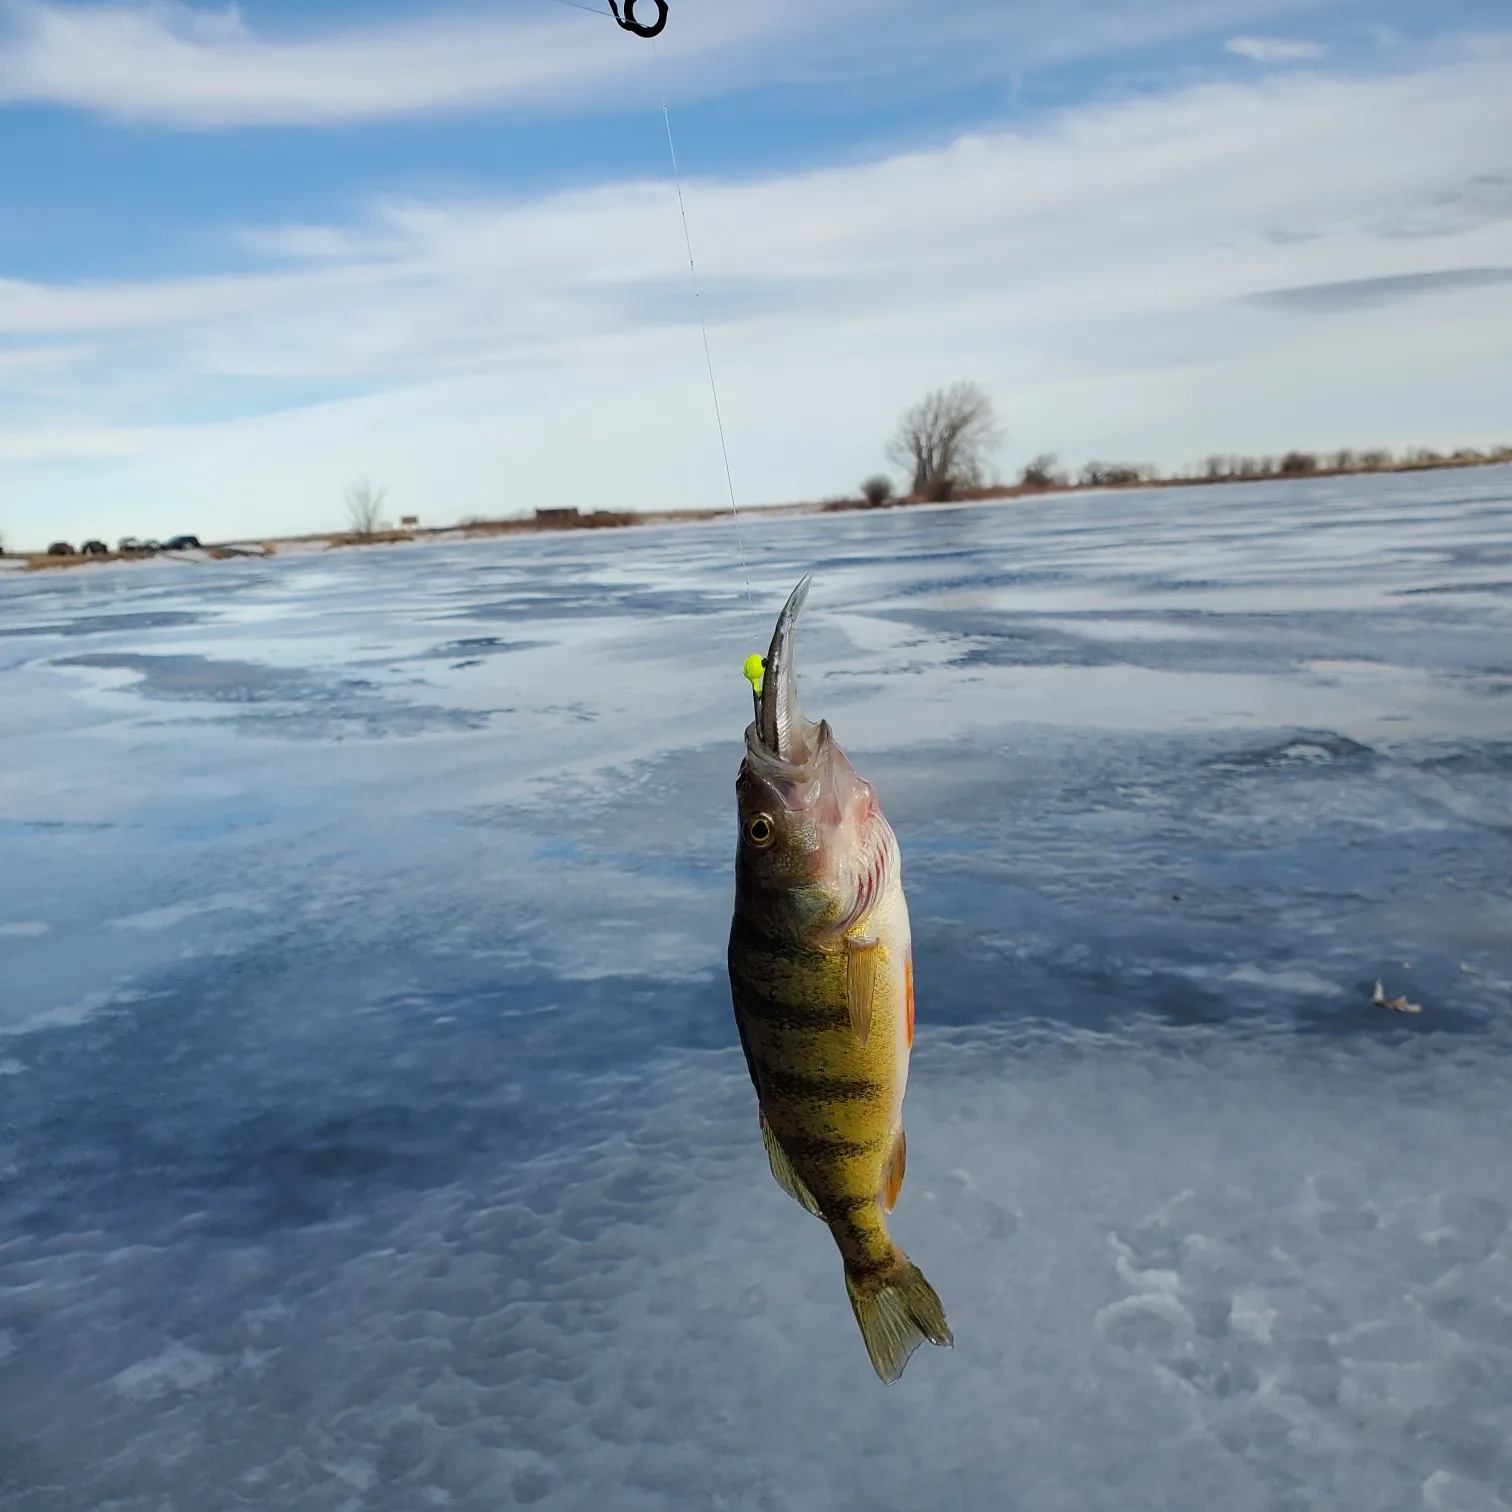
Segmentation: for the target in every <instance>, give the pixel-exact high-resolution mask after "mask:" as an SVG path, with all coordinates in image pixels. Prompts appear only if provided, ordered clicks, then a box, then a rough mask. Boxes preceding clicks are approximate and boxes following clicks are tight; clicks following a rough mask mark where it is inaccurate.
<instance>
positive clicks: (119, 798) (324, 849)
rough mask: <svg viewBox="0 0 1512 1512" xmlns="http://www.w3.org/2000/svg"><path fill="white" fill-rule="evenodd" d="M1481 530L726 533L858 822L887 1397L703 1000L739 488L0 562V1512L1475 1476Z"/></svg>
mask: <svg viewBox="0 0 1512 1512" xmlns="http://www.w3.org/2000/svg"><path fill="white" fill-rule="evenodd" d="M1509 527H1512V478H1509V476H1508V472H1507V470H1506V469H1488V470H1484V471H1475V472H1465V473H1458V474H1451V473H1439V474H1433V475H1425V476H1422V477H1394V478H1382V479H1373V480H1355V481H1349V482H1326V481H1322V480H1319V481H1317V482H1312V483H1305V484H1299V485H1296V486H1287V487H1281V486H1277V487H1270V486H1267V485H1257V486H1254V487H1233V488H1219V489H1211V490H1209V489H1195V490H1183V491H1180V492H1177V493H1170V494H1162V493H1159V492H1151V493H1131V494H1126V495H1119V496H1115V497H1104V498H1092V497H1087V498H1076V497H1068V498H1064V499H1059V500H1057V501H1055V502H1054V504H1053V506H1052V505H1047V504H1042V503H1034V504H1033V505H1030V504H1028V503H1026V504H1023V505H1007V506H994V507H988V508H964V509H942V510H919V511H897V512H892V513H888V514H881V515H867V516H865V517H864V518H863V517H846V516H829V517H826V518H823V519H815V520H790V521H785V522H781V523H776V522H753V523H752V524H751V525H750V526H748V528H747V533H748V537H750V538H751V539H752V541H753V551H752V557H753V562H754V563H755V566H754V568H753V571H754V574H755V579H756V582H755V586H756V590H757V594H758V598H759V599H766V600H769V601H770V603H771V606H772V608H773V609H774V610H775V607H776V606H777V605H778V604H779V603H780V601H781V595H782V594H783V593H784V592H785V591H786V589H787V588H788V587H790V586H791V583H792V582H793V581H796V578H797V577H798V576H799V575H800V574H801V572H802V571H804V570H808V569H810V568H812V569H813V570H814V571H815V573H816V591H815V598H814V600H813V602H812V603H811V605H810V609H809V611H808V617H807V618H806V621H805V627H804V633H805V651H804V667H803V678H804V694H805V699H806V700H808V701H810V702H811V704H812V706H813V707H814V708H815V709H816V710H822V712H823V713H824V714H825V715H826V717H828V718H830V719H831V721H832V722H833V724H834V726H835V730H836V734H837V736H838V737H839V739H840V740H841V741H842V743H843V744H844V746H845V749H846V750H847V752H848V753H849V754H850V756H851V757H852V759H853V761H854V762H855V764H856V766H857V768H858V770H859V771H861V772H862V774H863V775H865V776H866V777H868V778H869V779H871V780H873V781H874V782H875V783H876V784H877V787H878V790H879V792H880V793H881V794H882V796H883V799H884V803H885V806H886V810H887V813H888V815H889V818H890V819H891V821H892V823H893V826H894V828H895V829H896V830H897V832H898V836H899V840H900V843H901V846H902V851H903V858H904V876H905V880H906V883H907V887H908V893H909V901H910V908H911V912H912V916H913V922H914V945H915V952H916V970H917V996H918V1026H917V1035H916V1040H915V1047H914V1058H913V1066H912V1072H911V1077H910V1085H909V1098H908V1131H909V1172H908V1180H907V1183H906V1185H905V1187H904V1191H903V1195H902V1198H901V1200H900V1202H899V1205H898V1208H897V1211H896V1212H895V1214H894V1215H893V1217H892V1219H891V1223H892V1226H893V1229H894V1233H895V1235H896V1237H897V1239H898V1242H899V1243H900V1244H901V1245H902V1246H903V1248H905V1249H907V1250H908V1251H909V1252H910V1253H912V1254H914V1255H915V1256H916V1257H917V1258H919V1259H920V1260H921V1262H923V1263H924V1264H925V1268H926V1271H927V1273H928V1275H929V1277H930V1280H931V1282H932V1283H933V1284H934V1285H935V1286H936V1288H937V1289H938V1291H939V1293H940V1295H941V1296H942V1297H943V1298H945V1299H946V1301H947V1302H948V1305H949V1312H950V1319H951V1324H952V1326H953V1328H954V1331H955V1336H956V1347H955V1349H954V1350H953V1351H950V1352H948V1353H947V1352H944V1351H935V1350H925V1351H921V1353H920V1354H919V1355H918V1356H917V1357H916V1358H915V1359H914V1361H913V1363H912V1364H911V1366H910V1368H909V1370H908V1373H907V1374H906V1375H905V1377H904V1379H903V1381H902V1382H901V1383H900V1384H899V1385H898V1386H897V1387H895V1388H892V1389H890V1390H889V1389H885V1388H883V1387H881V1386H880V1385H879V1384H878V1383H877V1381H876V1380H875V1377H874V1376H873V1374H872V1371H871V1368H870V1366H869V1365H868V1363H867V1361H866V1357H865V1353H864V1350H863V1349H862V1347H861V1344H860V1341H859V1339H858V1337H857V1335H856V1328H855V1323H854V1320H853V1319H852V1317H851V1315H850V1309H849V1307H848V1306H847V1304H846V1301H845V1296H844V1290H843V1286H842V1283H841V1277H840V1273H839V1264H838V1261H837V1258H836V1256H835V1254H834V1250H833V1245H832V1244H831V1243H830V1241H829V1239H828V1237H827V1236H826V1235H825V1234H824V1232H823V1230H822V1229H821V1228H820V1227H819V1225H817V1224H814V1223H812V1222H809V1221H807V1220H805V1219H804V1217H803V1215H802V1214H801V1213H800V1212H799V1211H798V1210H797V1209H796V1208H795V1207H794V1206H793V1204H792V1202H791V1200H790V1199H789V1198H788V1197H787V1196H785V1195H784V1194H783V1193H782V1192H781V1191H780V1190H779V1189H778V1188H777V1186H776V1185H775V1183H773V1181H772V1180H771V1177H770V1175H769V1173H768V1171H767V1167H766V1160H765V1156H764V1154H763V1152H762V1148H761V1140H760V1136H759V1131H758V1129H757V1127H756V1121H755V1115H754V1110H753V1108H752V1106H751V1096H750V1084H749V1081H748V1079H747V1077H746V1072H745V1068H744V1065H743V1062H742V1060H741V1055H740V1051H739V1049H738V1046H737V1045H736V1044H735V1041H734V1030H733V1026H732V1024H731V1021H730V1014H729V1004H728V995H727V994H728V989H727V985H726V983H725V982H724V980H723V974H724V962H723V951H724V943H725V932H726V929H727V925H728V918H729V905H730V894H729V887H730V883H729V873H730V861H731V856H732V853H733V846H734V838H735V837H734V833H733V819H732V810H733V803H732V784H733V779H734V773H735V769H736V766H737V765H738V762H739V759H740V749H741V747H740V738H741V732H742V730H743V728H744V724H745V722H746V721H747V719H748V718H749V707H750V695H749V691H748V688H747V686H746V684H745V683H744V682H742V681H741V679H740V676H739V669H740V664H741V660H742V658H743V657H744V656H745V655H746V654H747V653H748V652H749V651H751V650H753V649H756V647H757V643H758V641H760V640H761V639H763V638H764V629H765V630H769V628H770V615H769V614H767V613H765V612H763V615H762V616H761V618H762V619H763V620H764V621H765V627H764V628H763V626H762V625H760V624H758V623H757V622H756V621H753V620H752V619H751V617H750V616H749V614H748V612H747V609H746V606H745V595H744V587H743V584H741V582H740V581H739V580H738V574H737V573H736V572H734V571H733V569H732V568H731V567H730V565H729V564H730V560H731V557H730V548H731V546H732V537H731V534H730V532H729V529H728V527H727V526H721V527H715V526H701V525H700V526H685V527H672V528H667V529H653V530H646V531H638V532H633V533H623V534H620V535H618V536H616V537H615V538H614V539H613V540H607V539H602V538H595V539H593V540H581V539H578V538H576V537H558V538H540V539H537V540H535V541H530V542H518V543H504V544H454V545H448V544H445V543H443V544H441V545H438V546H435V547H427V548H408V549H403V550H396V551H385V550H381V549H380V550H374V551H372V552H361V553H358V552H353V553H342V554H340V556H337V557H332V558H330V559H321V558H310V557H297V558H291V559H288V560H283V561H279V560H274V561H271V562H248V563H237V564H225V565H224V566H218V567H214V568H193V569H186V568H182V567H177V568H176V567H173V566H170V565H167V564H142V565H141V566H139V567H131V568H104V569H87V570H86V569H78V570H76V571H72V572H67V573H54V574H45V575H43V574H38V575H35V577H33V576H29V575H22V574H13V575H11V574H8V575H6V577H5V578H4V579H3V580H0V742H3V747H4V750H5V753H6V761H5V764H4V770H3V772H0V852H3V856H4V859H5V863H6V864H5V865H4V867H0V984H3V985H0V1508H4V1512H75V1509H85V1508H89V1509H110V1512H165V1509H170V1512H219V1509H222V1508H225V1509H230V1508H234V1507H245V1506H247V1505H261V1506H270V1507H277V1508H279V1509H288V1512H306V1509H309V1512H327V1509H330V1512H337V1509H342V1512H347V1509H350V1512H367V1509H372V1512H380V1509H393V1512H401V1509H403V1512H411V1509H416V1508H425V1507H449V1508H466V1509H479V1512H481V1509H485V1508H487V1509H494V1508H507V1507H513V1506H520V1507H539V1508H545V1509H578V1508H583V1509H588V1508H603V1507H611V1506H612V1507H614V1508H616V1509H620V1508H624V1509H628V1512H641V1509H645V1512H658V1509H672V1508H679V1509H680V1508H690V1507H691V1508H709V1509H741V1512H744V1509H752V1512H758V1509H760V1512H779V1509H781V1512H786V1509H789V1508H806V1507H824V1508H837V1509H852V1508H854V1509H857V1512H861V1509H866V1512H876V1509H894V1508H896V1509H899V1512H901V1509H905V1508H915V1507H921V1506H941V1507H946V1506H948V1507H952V1508H957V1507H959V1508H969V1509H975V1508H984V1509H986V1508H1000V1507H1003V1506H1015V1507H1023V1508H1026V1509H1029V1508H1032V1509H1041V1508H1044V1509H1061V1508H1064V1509H1066V1512H1088V1509H1103V1508H1106V1509H1110V1512H1111V1509H1115V1508H1116V1509H1119V1512H1126V1509H1128V1508H1131V1507H1143V1506H1160V1507H1166V1508H1173V1509H1178V1512H1186V1509H1191V1512H1199V1509H1200V1512H1209V1509H1211V1508H1213V1507H1223V1508H1226V1509H1235V1512H1249V1509H1256V1512H1283V1509H1284V1512H1293V1509H1297V1512H1300V1509H1310V1508H1320V1509H1321V1508H1329V1509H1335V1508H1344V1509H1351V1512H1352V1509H1360V1512H1380V1509H1388V1512H1395V1509H1408V1508H1411V1509H1429V1512H1493V1509H1505V1508H1506V1507H1508V1506H1509V1505H1512V1449H1509V1447H1508V1446H1509V1445H1512V1405H1509V1404H1512V1174H1509V1173H1512V1125H1509V1123H1508V1120H1507V1117H1506V1107H1507V1100H1508V1092H1509V1074H1508V1073H1509V1068H1512V952H1509V947H1508V944H1507V942H1508V940H1509V939H1512V896H1509V881H1508V879H1509V878H1512V735H1509V729H1508V723H1507V695H1508V692H1509V691H1512V667H1509V665H1508V664H1507V661H1506V657H1505V655H1504V653H1503V651H1502V649H1501V648H1503V647H1505V646H1506V645H1507V644H1509V640H1508V631H1509V630H1512V624H1509V618H1512V587H1509V585H1512V547H1509V546H1508V544H1507V543H1508V541H1509V539H1512V529H1509ZM1378 979H1381V980H1384V982H1385V985H1386V987H1387V989H1388V991H1389V992H1390V993H1391V994H1392V995H1393V996H1394V995H1396V994H1398V993H1406V994H1407V995H1408V996H1410V998H1411V999H1412V1001H1414V1002H1420V1003H1422V1005H1423V1011H1422V1013H1421V1014H1420V1015H1417V1016H1414V1017H1413V1018H1411V1019H1406V1018H1403V1017H1401V1016H1398V1015H1392V1014H1388V1013H1385V1012H1383V1011H1382V1010H1381V1009H1378V1008H1375V1007H1373V1006H1372V1005H1371V1001H1370V999H1371V993H1372V989H1373V986H1374V983H1375V981H1376V980H1378Z"/></svg>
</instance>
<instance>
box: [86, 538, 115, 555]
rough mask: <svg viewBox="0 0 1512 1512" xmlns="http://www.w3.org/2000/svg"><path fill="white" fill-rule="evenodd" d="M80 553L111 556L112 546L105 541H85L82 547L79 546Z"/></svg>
mask: <svg viewBox="0 0 1512 1512" xmlns="http://www.w3.org/2000/svg"><path fill="white" fill-rule="evenodd" d="M79 555H80V556H109V555H110V547H108V546H107V545H106V544H105V543H104V541H85V543H84V544H83V545H82V546H81V547H79Z"/></svg>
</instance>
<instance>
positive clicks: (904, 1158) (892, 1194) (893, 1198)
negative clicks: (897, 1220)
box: [882, 1129, 908, 1213]
mask: <svg viewBox="0 0 1512 1512" xmlns="http://www.w3.org/2000/svg"><path fill="white" fill-rule="evenodd" d="M907 1169H908V1136H907V1135H906V1134H905V1133H904V1132H903V1131H902V1129H899V1130H898V1137H897V1138H896V1139H895V1140H893V1147H892V1154H891V1155H889V1156H888V1157H887V1167H886V1169H885V1170H884V1171H883V1172H882V1206H883V1207H884V1208H886V1209H887V1211H888V1212H889V1213H890V1212H892V1210H893V1209H894V1208H895V1207H896V1206H897V1204H898V1193H899V1192H901V1191H902V1190H903V1173H904V1172H905V1171H906V1170H907Z"/></svg>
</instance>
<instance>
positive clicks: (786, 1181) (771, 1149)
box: [761, 1113, 824, 1218]
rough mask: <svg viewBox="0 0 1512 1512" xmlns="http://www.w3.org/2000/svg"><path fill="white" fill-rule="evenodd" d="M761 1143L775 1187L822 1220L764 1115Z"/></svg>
mask: <svg viewBox="0 0 1512 1512" xmlns="http://www.w3.org/2000/svg"><path fill="white" fill-rule="evenodd" d="M761 1142H762V1143H763V1144H764V1145H765V1146H766V1152H767V1160H768V1161H769V1162H770V1163H771V1167H772V1177H773V1179H774V1180H775V1181H776V1183H777V1185H778V1186H780V1187H781V1188H782V1190H783V1191H784V1192H786V1193H787V1194H788V1196H789V1197H791V1198H792V1199H793V1201H794V1202H796V1203H797V1204H798V1205H799V1206H800V1207H806V1208H807V1209H808V1210H809V1212H811V1213H812V1214H813V1215H814V1217H816V1218H822V1217H823V1216H824V1214H823V1213H821V1212H820V1211H819V1204H818V1203H817V1202H815V1201H814V1194H813V1193H812V1192H811V1191H809V1189H808V1188H807V1187H806V1186H804V1184H803V1178H802V1177H801V1176H800V1175H799V1174H798V1173H797V1171H795V1170H794V1169H793V1162H792V1161H791V1160H789V1159H788V1158H787V1151H786V1150H784V1149H783V1148H782V1145H781V1144H780V1143H779V1142H778V1139H777V1136H776V1135H775V1134H774V1133H773V1132H772V1126H771V1124H769V1123H768V1122H767V1116H766V1114H765V1113H763V1114H762V1115H761Z"/></svg>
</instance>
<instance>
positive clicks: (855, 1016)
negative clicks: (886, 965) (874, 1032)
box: [845, 940, 886, 1045]
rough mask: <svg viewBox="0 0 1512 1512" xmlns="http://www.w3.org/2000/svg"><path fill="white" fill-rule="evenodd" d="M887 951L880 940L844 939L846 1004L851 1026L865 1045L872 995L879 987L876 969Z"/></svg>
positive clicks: (868, 1031)
mask: <svg viewBox="0 0 1512 1512" xmlns="http://www.w3.org/2000/svg"><path fill="white" fill-rule="evenodd" d="M885 954H886V951H884V950H883V948H882V945H881V943H880V942H879V941H877V940H847V941H846V942H845V1005H846V1008H847V1009H848V1010H849V1012H850V1023H851V1029H852V1030H853V1031H854V1033H855V1036H856V1040H857V1042H858V1043H860V1044H862V1045H864V1044H865V1043H866V1041H867V1038H868V1037H869V1036H870V1034H871V1021H872V999H873V997H874V996H875V994H876V991H877V970H878V968H879V967H880V966H881V964H882V958H883V956H884V955H885Z"/></svg>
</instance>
